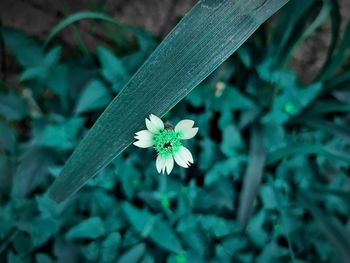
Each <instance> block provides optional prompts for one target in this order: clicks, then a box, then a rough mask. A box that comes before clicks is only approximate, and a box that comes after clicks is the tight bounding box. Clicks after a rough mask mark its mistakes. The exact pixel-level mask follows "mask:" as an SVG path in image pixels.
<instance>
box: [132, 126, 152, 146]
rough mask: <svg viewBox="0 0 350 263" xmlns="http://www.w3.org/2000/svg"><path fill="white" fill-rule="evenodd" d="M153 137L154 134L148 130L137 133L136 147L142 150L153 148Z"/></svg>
mask: <svg viewBox="0 0 350 263" xmlns="http://www.w3.org/2000/svg"><path fill="white" fill-rule="evenodd" d="M152 137H153V134H152V133H151V132H150V131H148V130H142V131H139V132H137V133H135V139H136V140H137V141H136V142H134V145H135V146H137V147H140V148H147V147H151V146H152V145H153V141H152Z"/></svg>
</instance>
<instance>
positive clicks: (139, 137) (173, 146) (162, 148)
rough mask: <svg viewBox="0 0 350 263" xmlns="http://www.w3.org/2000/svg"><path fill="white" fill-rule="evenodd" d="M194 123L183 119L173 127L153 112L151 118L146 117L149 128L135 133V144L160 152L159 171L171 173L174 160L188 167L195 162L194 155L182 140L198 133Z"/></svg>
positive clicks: (158, 159) (157, 162)
mask: <svg viewBox="0 0 350 263" xmlns="http://www.w3.org/2000/svg"><path fill="white" fill-rule="evenodd" d="M193 125H194V121H192V120H182V121H180V122H179V123H178V124H176V126H175V128H173V126H171V125H164V123H163V121H162V120H161V119H160V118H158V117H157V116H155V115H153V114H151V115H150V116H149V119H147V118H146V127H147V130H142V131H139V132H137V133H135V139H136V142H134V145H135V146H137V147H140V148H148V147H154V149H155V150H156V152H157V154H158V156H157V160H156V168H157V171H158V173H165V172H167V174H170V172H171V171H172V169H173V167H174V160H175V162H176V163H177V164H178V165H180V166H182V167H184V168H188V167H189V166H190V165H191V164H192V163H193V157H192V154H191V152H190V151H189V150H188V149H187V148H186V147H184V146H183V145H182V143H181V141H182V140H188V139H191V138H193V137H194V136H195V135H196V134H197V132H198V128H194V127H193Z"/></svg>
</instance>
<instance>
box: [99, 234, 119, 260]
mask: <svg viewBox="0 0 350 263" xmlns="http://www.w3.org/2000/svg"><path fill="white" fill-rule="evenodd" d="M120 241H121V236H120V234H119V233H116V232H114V233H111V234H109V235H108V236H107V238H106V239H105V240H104V241H103V242H102V245H101V247H102V249H101V254H102V260H103V262H115V258H116V257H117V255H118V251H117V249H118V248H119V246H120Z"/></svg>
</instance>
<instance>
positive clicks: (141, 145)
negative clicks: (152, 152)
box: [133, 140, 153, 148]
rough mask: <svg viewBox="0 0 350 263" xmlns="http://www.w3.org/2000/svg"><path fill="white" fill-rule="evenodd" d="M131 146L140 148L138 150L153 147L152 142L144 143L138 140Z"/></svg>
mask: <svg viewBox="0 0 350 263" xmlns="http://www.w3.org/2000/svg"><path fill="white" fill-rule="evenodd" d="M133 145H135V146H137V147H140V148H148V147H151V146H153V142H152V141H144V140H140V141H136V142H134V143H133Z"/></svg>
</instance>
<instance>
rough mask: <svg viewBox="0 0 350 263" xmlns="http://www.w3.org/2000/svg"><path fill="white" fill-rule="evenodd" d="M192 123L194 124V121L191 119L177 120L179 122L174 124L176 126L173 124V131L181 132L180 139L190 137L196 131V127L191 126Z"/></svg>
mask: <svg viewBox="0 0 350 263" xmlns="http://www.w3.org/2000/svg"><path fill="white" fill-rule="evenodd" d="M193 124H194V121H192V120H182V121H179V123H178V124H176V126H175V131H176V132H181V133H182V138H181V139H183V140H187V139H191V138H193V137H194V136H195V135H196V134H197V132H198V128H192V127H193Z"/></svg>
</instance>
